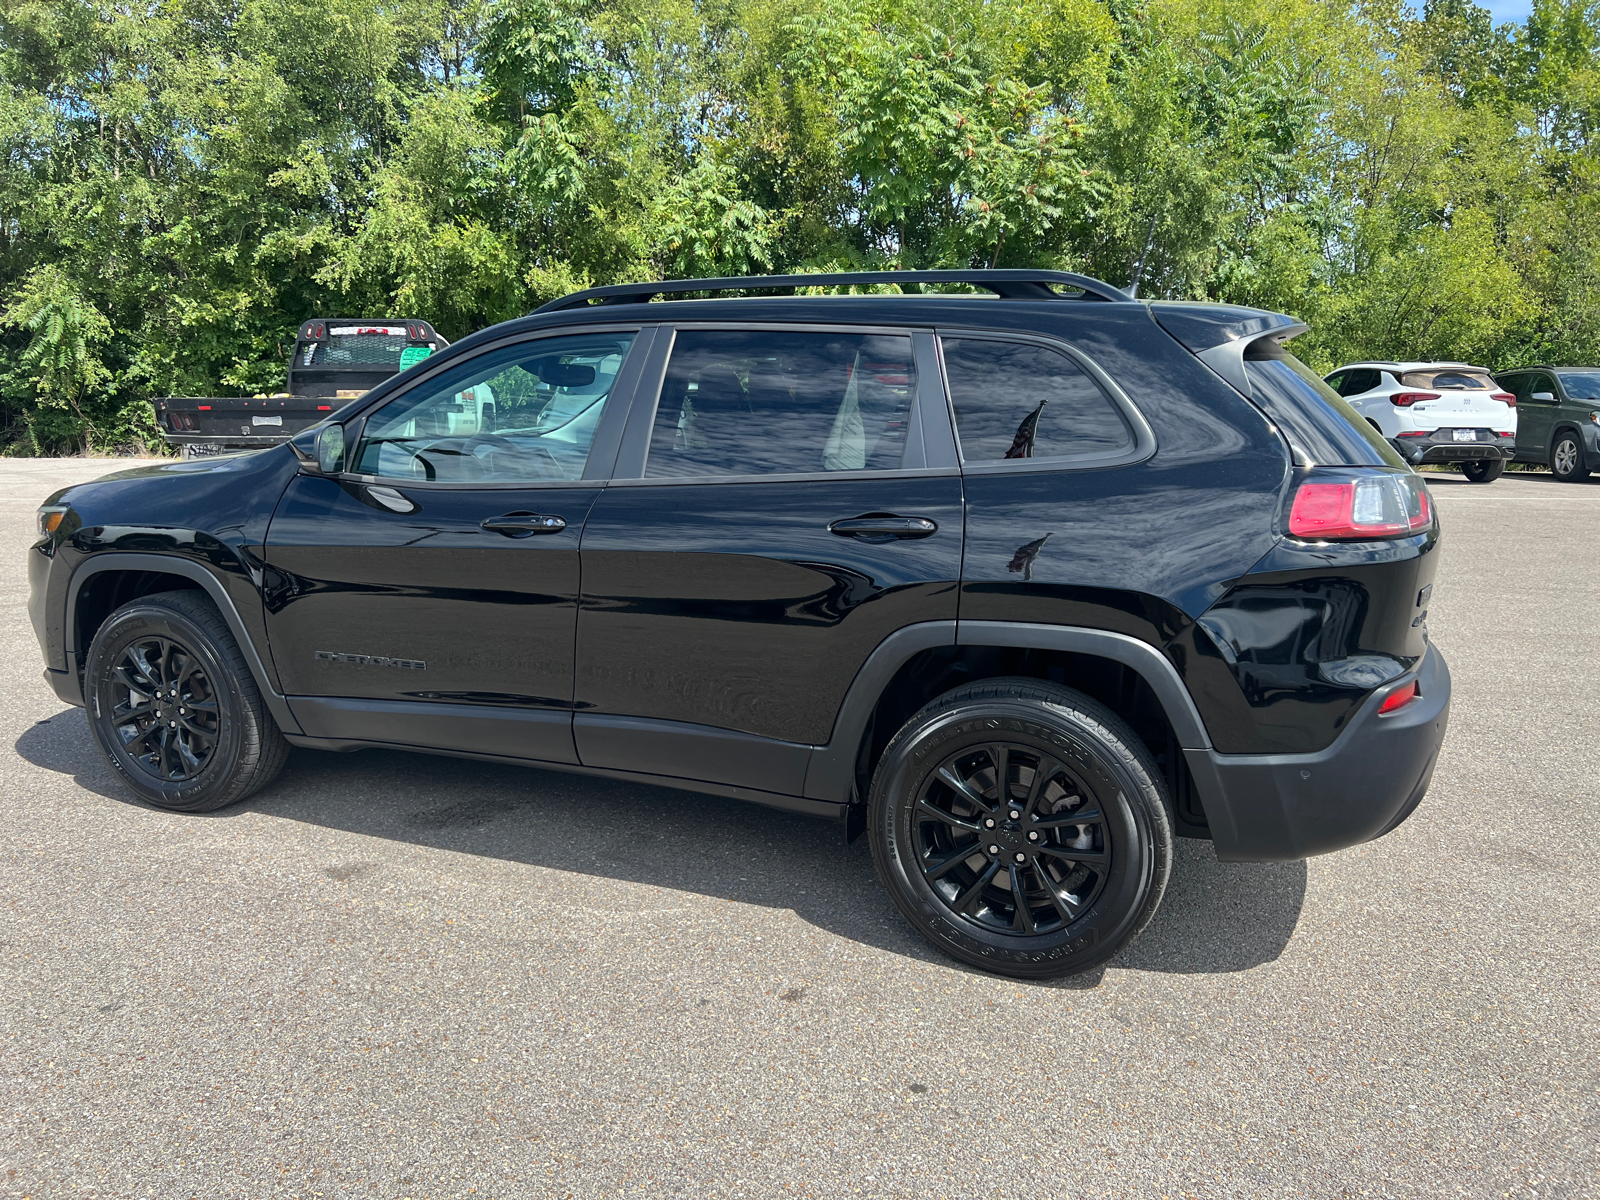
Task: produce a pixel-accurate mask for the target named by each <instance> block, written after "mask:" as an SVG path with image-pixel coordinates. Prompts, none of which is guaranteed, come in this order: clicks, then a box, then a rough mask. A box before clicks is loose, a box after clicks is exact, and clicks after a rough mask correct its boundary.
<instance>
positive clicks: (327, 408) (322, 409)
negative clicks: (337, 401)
mask: <svg viewBox="0 0 1600 1200" xmlns="http://www.w3.org/2000/svg"><path fill="white" fill-rule="evenodd" d="M317 411H318V412H332V411H333V405H331V404H319V405H317Z"/></svg>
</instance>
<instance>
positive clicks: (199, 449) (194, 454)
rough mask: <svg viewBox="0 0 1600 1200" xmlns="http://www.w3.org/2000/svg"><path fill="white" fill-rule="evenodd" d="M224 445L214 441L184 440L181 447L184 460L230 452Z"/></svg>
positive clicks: (211, 456)
mask: <svg viewBox="0 0 1600 1200" xmlns="http://www.w3.org/2000/svg"><path fill="white" fill-rule="evenodd" d="M232 453H233V451H232V450H229V449H228V448H227V447H226V446H222V445H218V444H217V443H215V442H185V443H184V445H183V447H182V455H183V458H184V461H186V462H187V461H188V460H189V459H192V458H213V457H215V456H216V455H218V454H232Z"/></svg>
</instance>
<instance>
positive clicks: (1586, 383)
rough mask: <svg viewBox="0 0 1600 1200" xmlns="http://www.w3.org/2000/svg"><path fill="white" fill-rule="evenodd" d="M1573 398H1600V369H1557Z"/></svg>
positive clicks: (1569, 394)
mask: <svg viewBox="0 0 1600 1200" xmlns="http://www.w3.org/2000/svg"><path fill="white" fill-rule="evenodd" d="M1556 374H1557V375H1559V376H1560V377H1561V386H1562V387H1564V388H1566V389H1567V395H1568V396H1569V397H1571V398H1572V399H1573V400H1600V371H1557V372H1556Z"/></svg>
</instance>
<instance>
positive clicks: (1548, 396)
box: [1528, 392, 1556, 404]
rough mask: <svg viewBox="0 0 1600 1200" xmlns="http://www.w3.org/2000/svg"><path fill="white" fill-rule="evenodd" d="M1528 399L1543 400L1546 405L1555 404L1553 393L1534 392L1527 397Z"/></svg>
mask: <svg viewBox="0 0 1600 1200" xmlns="http://www.w3.org/2000/svg"><path fill="white" fill-rule="evenodd" d="M1528 399H1529V400H1543V401H1544V402H1545V403H1546V404H1554V403H1555V402H1556V397H1555V393H1554V392H1535V393H1534V394H1533V395H1531V396H1529V397H1528Z"/></svg>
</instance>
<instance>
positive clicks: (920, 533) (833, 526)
mask: <svg viewBox="0 0 1600 1200" xmlns="http://www.w3.org/2000/svg"><path fill="white" fill-rule="evenodd" d="M828 532H829V533H836V534H838V535H839V536H840V537H848V538H856V539H858V540H859V541H863V542H888V541H893V540H895V539H899V538H925V537H928V536H929V535H930V534H934V533H938V532H939V526H938V524H937V523H936V522H934V521H931V520H929V519H928V518H927V517H898V516H895V514H894V513H868V514H867V515H866V516H864V517H848V518H846V519H844V520H842V521H830V522H829V523H828Z"/></svg>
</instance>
